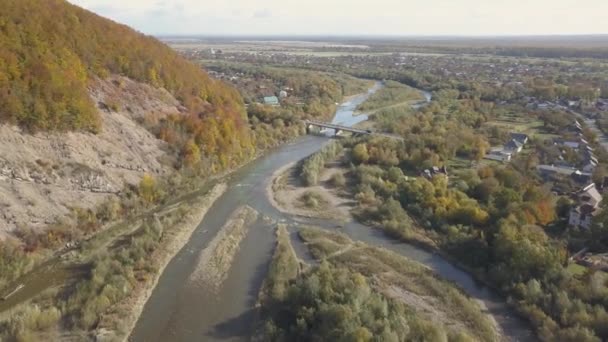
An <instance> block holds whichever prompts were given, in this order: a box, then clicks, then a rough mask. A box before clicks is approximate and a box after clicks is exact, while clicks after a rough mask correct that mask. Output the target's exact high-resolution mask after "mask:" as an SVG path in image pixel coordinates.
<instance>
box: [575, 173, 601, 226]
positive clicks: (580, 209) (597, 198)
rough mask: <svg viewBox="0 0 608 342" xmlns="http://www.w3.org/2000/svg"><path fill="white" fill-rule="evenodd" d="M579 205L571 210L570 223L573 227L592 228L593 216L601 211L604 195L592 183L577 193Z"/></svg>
mask: <svg viewBox="0 0 608 342" xmlns="http://www.w3.org/2000/svg"><path fill="white" fill-rule="evenodd" d="M575 197H576V200H577V201H578V205H577V206H576V207H574V208H572V210H570V218H569V220H568V224H569V225H570V226H573V227H581V228H585V229H589V228H591V224H592V222H593V218H594V217H595V216H597V214H599V213H600V211H601V208H600V204H601V203H602V195H601V194H600V193H599V191H597V188H596V187H595V184H594V183H592V184H590V185H587V186H586V187H584V188H583V189H582V190H581V191H579V192H578V193H576V195H575Z"/></svg>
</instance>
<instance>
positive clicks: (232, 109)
mask: <svg viewBox="0 0 608 342" xmlns="http://www.w3.org/2000/svg"><path fill="white" fill-rule="evenodd" d="M0 46H2V49H1V50H0V122H8V123H14V124H18V125H19V126H21V127H22V128H25V129H27V130H29V131H36V130H61V131H65V130H84V131H91V132H99V131H100V130H101V129H103V127H101V126H102V125H101V120H100V118H99V114H98V112H97V110H96V105H97V104H96V103H93V101H92V100H91V99H90V97H89V91H88V87H89V86H90V84H91V81H92V80H94V79H96V78H102V79H103V78H106V77H108V76H109V75H111V74H120V75H124V76H127V77H129V78H131V79H133V80H136V81H139V82H145V83H148V84H150V85H152V86H155V87H163V88H165V89H167V90H168V91H169V92H170V93H171V94H173V95H174V96H175V97H176V98H177V99H178V100H179V101H180V102H181V103H182V104H183V105H184V106H185V107H186V108H187V111H188V113H189V115H180V116H176V117H171V118H169V120H165V121H161V122H158V123H155V124H156V127H148V128H149V129H151V130H152V131H153V132H155V133H156V134H157V135H158V136H159V137H161V138H163V139H164V140H167V141H169V142H170V143H171V145H173V146H176V147H177V148H178V149H180V151H182V152H184V153H182V154H187V152H188V151H191V150H193V149H194V145H197V147H198V148H199V149H201V150H203V151H205V152H209V153H218V154H220V153H224V154H232V153H233V152H234V153H235V154H240V152H241V149H242V148H247V147H248V146H247V145H248V130H247V128H246V125H244V124H243V123H244V118H245V116H244V109H243V106H242V101H241V99H240V96H239V95H238V93H237V92H236V91H235V90H234V89H232V88H230V87H227V86H225V85H223V84H222V83H220V82H218V81H213V80H211V79H210V78H209V77H208V76H207V75H206V74H205V72H204V71H202V70H201V69H200V67H199V66H197V65H194V64H192V63H190V62H188V61H186V60H185V59H183V58H182V57H180V56H178V55H177V54H176V53H175V52H173V51H172V50H171V49H170V48H169V47H167V46H165V45H164V44H162V43H160V42H159V41H157V40H156V39H154V38H151V37H147V36H144V35H142V34H140V33H137V32H135V31H133V30H132V29H130V28H128V27H127V26H124V25H119V24H116V23H114V22H112V21H110V20H107V19H104V18H102V17H99V16H97V15H95V14H93V13H91V12H88V11H85V10H83V9H81V8H79V7H77V6H73V5H71V4H69V3H67V2H66V1H63V0H45V1H39V0H6V1H3V2H2V11H0ZM210 113H214V114H215V115H213V117H212V116H211V115H209V114H210ZM177 132H180V134H177ZM203 132H206V134H203ZM223 136H231V139H230V141H223V140H222V137H223ZM235 136H236V137H243V138H244V143H243V144H238V143H235V141H237V142H238V139H237V140H235V139H233V138H232V137H235ZM224 159H226V158H224Z"/></svg>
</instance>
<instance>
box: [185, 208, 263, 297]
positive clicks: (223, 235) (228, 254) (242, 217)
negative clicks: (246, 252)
mask: <svg viewBox="0 0 608 342" xmlns="http://www.w3.org/2000/svg"><path fill="white" fill-rule="evenodd" d="M257 218H258V212H257V211H255V210H254V209H252V208H251V207H249V206H244V207H240V208H239V209H237V210H235V211H234V213H233V214H232V215H231V216H230V218H229V219H228V221H227V222H226V224H225V225H224V226H223V227H222V228H221V229H220V231H219V232H218V233H217V234H216V236H215V237H214V238H213V240H211V242H210V243H209V245H208V246H207V248H205V249H204V250H203V252H202V253H201V255H200V257H199V259H198V263H197V266H196V268H195V270H194V272H193V273H192V275H191V276H190V281H193V282H196V283H198V284H199V285H202V286H206V287H207V288H208V289H209V291H211V292H215V293H217V291H218V290H219V287H220V286H221V285H222V283H223V282H224V280H225V279H226V277H227V276H228V271H229V270H230V267H231V266H232V261H233V260H234V257H235V255H236V253H237V252H238V249H239V246H240V244H241V241H242V240H243V238H244V237H245V235H246V234H247V232H248V230H249V227H250V226H251V224H252V223H253V222H255V220H256V219H257ZM201 220H202V219H201Z"/></svg>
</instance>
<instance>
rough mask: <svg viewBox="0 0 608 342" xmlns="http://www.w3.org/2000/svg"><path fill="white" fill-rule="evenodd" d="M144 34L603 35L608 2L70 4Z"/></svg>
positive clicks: (123, 0)
mask: <svg viewBox="0 0 608 342" xmlns="http://www.w3.org/2000/svg"><path fill="white" fill-rule="evenodd" d="M69 1H70V2H72V3H74V4H76V5H79V6H82V7H84V8H86V9H89V10H91V11H93V12H96V13H98V14H100V15H102V16H104V17H108V18H111V19H113V20H115V21H118V22H120V23H123V24H127V25H129V26H131V27H134V28H135V29H137V30H139V31H141V32H144V33H147V34H155V35H159V34H166V35H169V34H179V35H222V36H223V35H278V36H281V35H332V36H342V35H393V36H417V35H428V36H433V35H462V36H469V35H474V36H492V35H557V34H608V20H607V19H606V14H607V13H608V0H69Z"/></svg>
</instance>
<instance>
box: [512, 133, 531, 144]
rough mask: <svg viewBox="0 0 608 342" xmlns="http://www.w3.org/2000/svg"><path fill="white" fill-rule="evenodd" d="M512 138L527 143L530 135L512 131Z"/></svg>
mask: <svg viewBox="0 0 608 342" xmlns="http://www.w3.org/2000/svg"><path fill="white" fill-rule="evenodd" d="M511 139H513V140H516V141H519V142H520V143H521V144H522V145H525V144H527V143H528V140H530V138H529V137H528V135H527V134H524V133H511Z"/></svg>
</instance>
